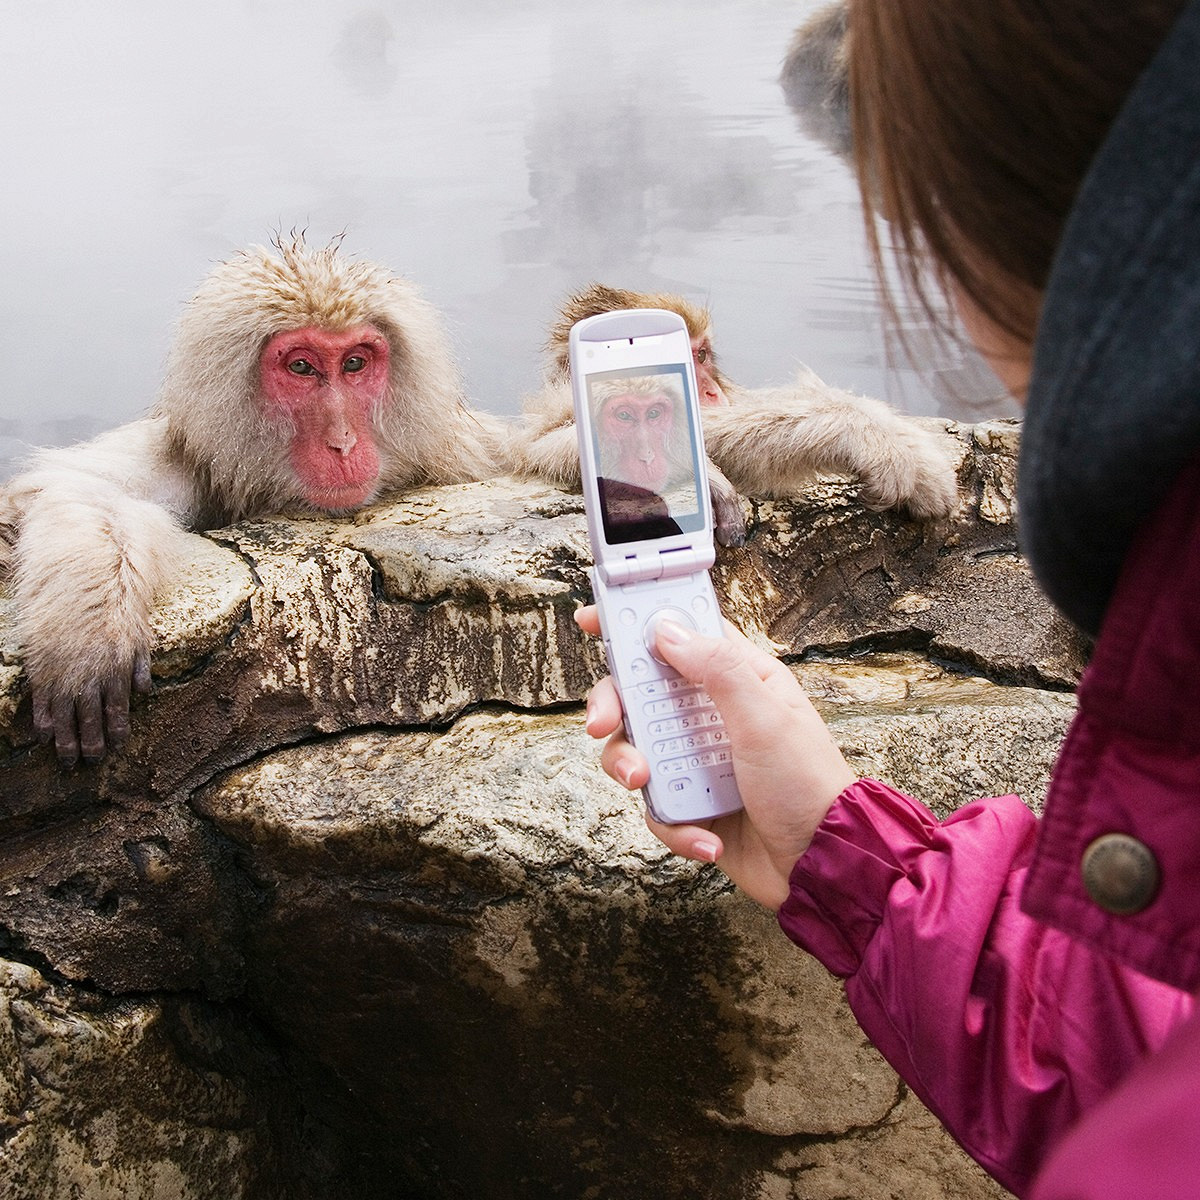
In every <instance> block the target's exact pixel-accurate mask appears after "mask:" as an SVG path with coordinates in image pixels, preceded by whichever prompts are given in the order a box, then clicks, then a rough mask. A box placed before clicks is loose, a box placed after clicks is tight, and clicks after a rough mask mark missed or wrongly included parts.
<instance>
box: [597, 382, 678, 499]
mask: <svg viewBox="0 0 1200 1200" xmlns="http://www.w3.org/2000/svg"><path fill="white" fill-rule="evenodd" d="M674 424H675V409H674V407H673V406H672V404H671V401H670V399H669V398H668V397H666V396H639V395H630V396H614V397H613V398H612V399H611V400H608V401H607V402H606V403H605V405H604V407H603V409H601V412H600V450H601V455H600V457H601V463H600V472H601V474H602V475H604V476H605V477H606V478H608V479H616V480H619V481H620V482H622V483H632V484H634V485H635V486H636V487H640V488H645V489H646V490H647V491H651V492H661V491H662V490H663V488H665V487H666V485H667V480H668V479H669V478H670V475H671V457H670V452H669V447H670V440H671V430H672V428H673V427H674Z"/></svg>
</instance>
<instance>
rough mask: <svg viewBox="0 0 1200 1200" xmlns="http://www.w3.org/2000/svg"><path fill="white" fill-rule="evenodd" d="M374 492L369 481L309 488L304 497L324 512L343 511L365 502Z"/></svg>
mask: <svg viewBox="0 0 1200 1200" xmlns="http://www.w3.org/2000/svg"><path fill="white" fill-rule="evenodd" d="M373 493H374V488H373V486H372V484H371V483H347V484H342V485H340V486H334V487H321V488H309V489H308V490H307V491H306V492H305V497H304V498H305V499H306V500H307V501H308V502H309V504H311V505H312V506H313V507H314V508H320V509H323V510H324V511H326V512H344V511H346V510H347V509H351V508H358V507H359V506H361V505H363V504H366V503H367V501H368V500H370V499H371V496H372V495H373Z"/></svg>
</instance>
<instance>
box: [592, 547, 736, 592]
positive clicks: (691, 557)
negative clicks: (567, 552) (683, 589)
mask: <svg viewBox="0 0 1200 1200" xmlns="http://www.w3.org/2000/svg"><path fill="white" fill-rule="evenodd" d="M715 557H716V554H715V552H714V549H713V547H712V545H711V543H710V544H709V545H708V547H706V548H705V549H700V548H698V547H696V546H679V547H677V548H675V549H673V550H652V551H650V552H649V553H646V554H627V555H626V556H625V557H624V558H623V559H621V560H620V561H619V562H615V563H613V562H610V563H606V564H605V565H604V567H603V568H602V571H603V573H604V579H605V582H606V583H612V584H624V583H643V582H645V581H646V580H648V579H673V578H675V577H676V576H679V575H694V574H695V573H696V572H697V571H707V570H708V568H709V567H711V566H712V565H713V560H714V559H715Z"/></svg>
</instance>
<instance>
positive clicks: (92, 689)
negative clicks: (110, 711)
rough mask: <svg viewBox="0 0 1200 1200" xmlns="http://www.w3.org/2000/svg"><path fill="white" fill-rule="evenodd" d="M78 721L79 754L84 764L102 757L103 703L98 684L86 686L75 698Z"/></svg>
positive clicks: (94, 761)
mask: <svg viewBox="0 0 1200 1200" xmlns="http://www.w3.org/2000/svg"><path fill="white" fill-rule="evenodd" d="M75 711H76V713H77V714H78V720H79V752H80V754H81V755H82V756H83V761H84V762H85V763H96V762H99V761H100V759H102V758H103V757H104V703H103V700H102V698H101V693H100V685H99V683H89V684H86V685H85V686H84V688H83V690H82V691H81V692H80V693H79V695H78V696H77V697H76V698H75Z"/></svg>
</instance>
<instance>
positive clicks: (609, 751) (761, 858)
mask: <svg viewBox="0 0 1200 1200" xmlns="http://www.w3.org/2000/svg"><path fill="white" fill-rule="evenodd" d="M575 619H576V621H577V622H578V624H579V626H580V628H581V629H583V630H584V631H585V632H586V633H591V634H596V635H598V634H599V632H600V625H599V618H598V616H597V613H596V609H595V608H594V607H588V608H583V609H581V610H580V611H579V612H577V613H576V614H575ZM726 629H727V631H728V634H729V636H728V637H726V638H711V637H704V636H703V635H701V634H699V633H696V632H694V631H693V630H690V629H684V628H683V627H682V626H681V625H677V624H675V623H674V622H671V621H661V622H659V624H658V626H657V635H656V636H657V645H656V649H657V650H658V653H659V654H660V655H661V656H662V658H663V659H664V660H666V662H668V663H669V664H670V665H671V666H672V667H674V668H675V670H677V671H678V672H679V673H680V674H681V675H682V676H683V677H684V678H685V679H687V680H690V681H691V682H692V683H697V684H700V685H701V686H702V687H703V688H704V689H705V691H707V692H708V694H709V695H710V696H711V697H712V699H713V703H714V704H715V705H716V707H717V709H718V711H719V712H720V713H721V716H722V718H723V719H724V721H725V728H726V730H727V732H728V733H729V744H730V748H731V750H732V751H733V769H734V774H735V776H736V778H737V783H738V790H739V791H740V792H741V796H742V803H743V804H744V805H745V808H744V810H743V811H742V812H738V813H731V814H730V815H729V816H725V817H718V818H716V819H715V820H713V821H706V822H704V823H702V824H699V825H662V824H660V823H659V822H657V821H655V820H654V819H653V818H651V817H650V816H647V817H646V824H647V825H648V826H649V827H650V830H651V832H653V833H654V835H655V836H656V837H658V838H659V839H660V840H661V841H662V842H663V844H664V845H666V846H667V847H668V849H670V850H672V851H674V852H675V853H676V854H681V855H683V856H684V857H685V858H693V859H698V860H701V861H704V862H716V863H718V865H719V866H720V867H721V869H722V870H723V871H724V872H725V873H726V874H727V875H728V876H729V878H730V879H732V880H733V882H734V883H736V884H737V885H738V887H740V888H741V889H742V890H743V891H744V892H746V893H747V894H748V895H750V896H752V897H753V898H754V899H755V900H758V901H759V902H760V903H762V904H765V905H767V906H768V907H770V908H773V909H777V908H778V907H779V906H780V905H781V904H782V903H783V902H784V900H785V899H787V895H788V879H789V877H790V875H791V872H792V867H793V866H794V865H795V862H796V859H798V858H799V857H800V855H801V854H803V853H804V851H805V850H807V849H808V844H809V842H810V841H812V836H813V834H814V833H815V832H816V828H817V826H818V825H819V824H820V823H821V821H822V820H823V819H824V817H825V814H826V813H827V812H828V811H829V808H830V806H831V805H832V804H833V802H834V800H836V799H837V797H838V794H839V793H840V792H841V791H842V790H843V789H844V788H846V787H848V786H849V785H850V784H851V783H853V782H854V779H855V775H854V773H853V772H852V771H851V770H850V768H849V766H848V765H847V764H846V760H845V759H844V758H843V757H842V754H841V751H840V750H839V749H838V748H837V746H836V745H835V743H834V741H833V738H832V737H831V736H830V733H829V730H828V728H826V725H825V722H824V721H822V720H821V718H820V716H819V715H818V713H817V711H816V709H814V708H813V706H812V704H811V702H810V701H809V699H808V697H807V696H806V695H805V694H804V690H803V689H802V688H801V687H800V685H799V684H798V683H797V682H796V678H795V676H794V675H793V674H792V673H791V671H789V670H788V669H787V667H785V666H784V665H783V664H782V663H781V662H779V660H778V659H775V658H772V657H771V655H769V654H766V653H765V652H764V651H762V650H760V649H759V648H758V647H757V646H755V645H753V644H752V643H751V642H750V641H748V640H747V639H746V638H745V637H743V636H742V634H741V633H739V632H738V631H737V630H735V629H734V628H733V627H732V626H730V625H727V626H726ZM587 731H588V733H589V734H591V735H592V737H595V738H608V744H607V745H606V746H605V748H604V752H603V754H602V755H601V760H600V761H601V765H602V766H603V767H604V770H605V771H606V772H607V774H609V775H610V776H611V777H612V778H613V779H615V780H616V781H617V782H618V783H620V784H622V785H623V786H624V787H627V788H629V789H630V790H631V791H632V790H634V789H636V788H640V787H642V786H643V785H644V784H645V783H646V780H647V779H648V778H649V776H650V768H649V764H648V763H647V762H646V759H645V756H644V755H642V754H641V752H640V751H638V750H637V749H636V748H635V747H634V746H632V745H630V743H629V742H628V741H627V740H626V739H625V735H624V732H623V731H622V727H621V700H620V696H619V694H618V692H617V689H616V687H615V685H614V684H613V681H612V679H611V678H605V679H602V680H601V681H600V682H599V683H598V684H596V686H595V687H594V688H593V689H592V691H591V693H590V694H589V696H588V705H587Z"/></svg>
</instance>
